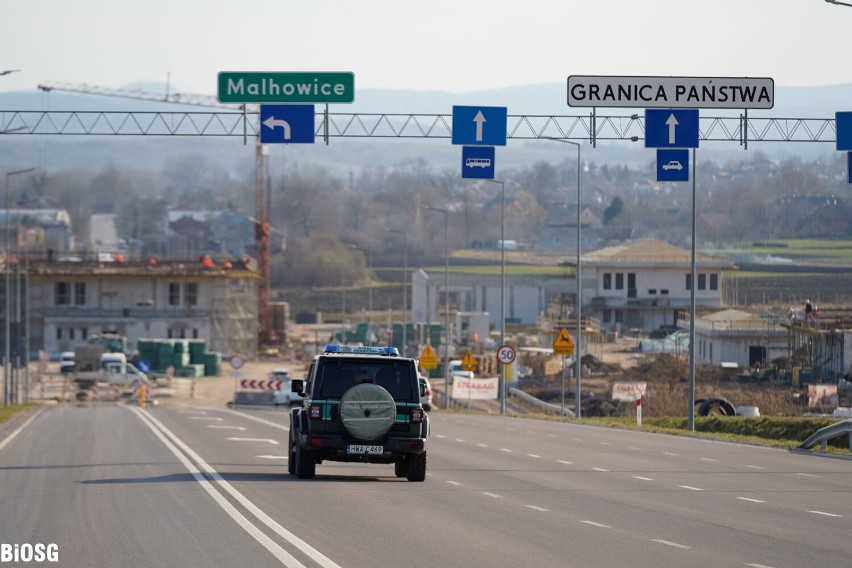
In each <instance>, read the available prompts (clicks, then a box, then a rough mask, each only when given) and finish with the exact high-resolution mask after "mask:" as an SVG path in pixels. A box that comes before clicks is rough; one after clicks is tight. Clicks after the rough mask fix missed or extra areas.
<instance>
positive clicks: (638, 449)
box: [627, 446, 642, 452]
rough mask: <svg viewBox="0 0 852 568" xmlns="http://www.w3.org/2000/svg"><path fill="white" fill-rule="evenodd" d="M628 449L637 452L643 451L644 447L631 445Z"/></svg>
mask: <svg viewBox="0 0 852 568" xmlns="http://www.w3.org/2000/svg"><path fill="white" fill-rule="evenodd" d="M627 449H628V450H636V451H637V452H641V451H642V448H637V447H636V446H630V447H628V448H627Z"/></svg>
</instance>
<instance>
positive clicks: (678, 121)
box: [645, 108, 698, 148]
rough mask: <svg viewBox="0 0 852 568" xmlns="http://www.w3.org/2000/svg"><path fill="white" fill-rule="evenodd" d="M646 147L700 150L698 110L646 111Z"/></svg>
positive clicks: (659, 109)
mask: <svg viewBox="0 0 852 568" xmlns="http://www.w3.org/2000/svg"><path fill="white" fill-rule="evenodd" d="M645 147H646V148H698V109H666V108H655V109H646V110H645Z"/></svg>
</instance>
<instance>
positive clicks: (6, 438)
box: [0, 408, 44, 450]
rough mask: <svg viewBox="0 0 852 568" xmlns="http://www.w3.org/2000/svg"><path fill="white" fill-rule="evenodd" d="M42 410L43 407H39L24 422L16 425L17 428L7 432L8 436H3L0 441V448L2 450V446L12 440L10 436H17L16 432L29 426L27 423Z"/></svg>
mask: <svg viewBox="0 0 852 568" xmlns="http://www.w3.org/2000/svg"><path fill="white" fill-rule="evenodd" d="M42 412H44V409H43V408H41V409H39V410H38V411H36V413H35V414H33V415H32V416H30V417H29V418H27V421H26V422H24V423H23V424H21V425H20V426H18V428H17V429H16V430H15V431H14V432H12V433H11V434H9V435H8V436H6V437H5V438H3V441H2V442H0V450H2V449H3V448H5V447H6V444H8V443H9V442H11V441H12V438H14V437H15V436H17V435H18V434H20V433H21V431H22V430H23V429H24V428H26V427H27V426H29V425H30V422H32V421H33V420H35V419H36V416H38V415H39V414H41V413H42Z"/></svg>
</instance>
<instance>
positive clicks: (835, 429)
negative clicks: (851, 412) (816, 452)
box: [799, 420, 852, 450]
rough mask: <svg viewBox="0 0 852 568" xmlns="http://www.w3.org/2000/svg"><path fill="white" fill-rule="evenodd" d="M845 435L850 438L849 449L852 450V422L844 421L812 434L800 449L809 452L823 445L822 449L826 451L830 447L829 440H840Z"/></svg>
mask: <svg viewBox="0 0 852 568" xmlns="http://www.w3.org/2000/svg"><path fill="white" fill-rule="evenodd" d="M844 435H846V436H849V449H850V450H852V420H843V421H841V422H837V423H836V424H832V425H831V426H826V427H825V428H820V429H819V430H817V431H816V432H814V433H813V434H811V435H810V436H809V437H808V439H807V440H805V441H804V442H802V444H801V445H800V446H799V447H800V448H803V449H806V450H809V449H811V448H813V447H814V446H815V445H817V444H821V445H822V449H823V450H825V449H826V448H827V446H828V441H829V440H832V439H834V438H839V437H840V436H844Z"/></svg>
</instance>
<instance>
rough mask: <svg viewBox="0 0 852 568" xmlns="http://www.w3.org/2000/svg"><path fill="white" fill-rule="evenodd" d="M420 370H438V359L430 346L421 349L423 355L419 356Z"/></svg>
mask: <svg viewBox="0 0 852 568" xmlns="http://www.w3.org/2000/svg"><path fill="white" fill-rule="evenodd" d="M420 368H421V369H437V368H438V357H436V356H435V350H434V349H432V346H431V345H428V344H427V345H426V347H424V348H423V353H421V354H420Z"/></svg>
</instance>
